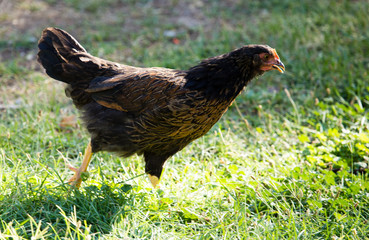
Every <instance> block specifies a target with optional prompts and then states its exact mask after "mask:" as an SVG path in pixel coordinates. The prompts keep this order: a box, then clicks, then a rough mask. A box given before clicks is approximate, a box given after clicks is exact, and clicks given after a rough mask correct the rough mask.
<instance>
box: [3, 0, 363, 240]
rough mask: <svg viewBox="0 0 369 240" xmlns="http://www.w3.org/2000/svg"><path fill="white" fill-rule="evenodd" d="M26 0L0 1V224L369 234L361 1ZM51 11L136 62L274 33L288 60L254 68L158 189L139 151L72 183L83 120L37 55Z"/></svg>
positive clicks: (199, 232) (85, 234)
mask: <svg viewBox="0 0 369 240" xmlns="http://www.w3.org/2000/svg"><path fill="white" fill-rule="evenodd" d="M27 2H28V1H26V0H20V1H18V2H17V3H14V4H13V3H7V4H5V3H4V4H3V7H6V8H8V11H6V12H0V21H1V22H2V23H1V24H0V25H1V26H2V27H0V38H1V39H2V40H0V57H1V63H0V239H9V238H12V239H134V238H135V239H369V238H368V236H369V225H368V220H367V219H369V200H368V199H369V198H368V192H369V181H368V159H369V130H368V120H367V119H368V110H367V107H368V105H369V97H368V96H369V94H368V93H369V87H368V86H367V80H368V76H369V71H368V69H369V58H368V56H367V52H368V51H369V49H368V47H369V45H368V39H369V32H368V31H367V29H368V28H369V23H368V18H367V11H366V9H368V8H369V2H368V1H365V0H364V1H314V2H312V1H291V0H283V1H274V0H273V1H195V0H189V1H169V2H168V3H167V2H165V3H164V2H163V1H143V0H142V1H138V2H136V1H124V2H123V1H119V0H109V1H107V2H106V3H105V2H104V3H100V2H99V1H79V0H65V1H63V2H58V1H54V0H47V1H34V2H33V3H32V4H31V5H28V4H27ZM0 5H1V4H0ZM28 8H29V9H28ZM60 12H63V13H64V14H62V15H60V14H59V13H60ZM22 19H23V20H22ZM15 23H18V24H15ZM12 24H13V25H12ZM14 24H15V25H14ZM49 25H53V26H59V27H61V28H64V29H66V30H67V31H69V32H71V33H73V34H74V35H75V36H76V37H77V39H78V40H80V42H81V43H82V44H83V45H84V46H85V47H86V48H87V50H89V51H90V52H91V53H92V54H94V55H98V56H101V57H105V58H108V59H111V60H114V61H118V62H124V63H126V64H131V65H137V66H162V67H170V68H189V67H190V66H192V65H194V64H196V63H197V62H198V61H199V60H200V59H202V58H206V57H210V56H214V55H217V54H221V53H224V52H227V51H229V50H231V49H233V48H236V47H239V46H242V45H243V44H247V43H267V44H269V45H271V46H273V47H275V48H276V49H277V51H278V53H279V55H280V57H281V59H282V61H283V62H284V63H285V65H286V70H287V72H286V73H285V74H284V75H281V74H278V73H277V72H271V73H267V74H265V75H264V76H262V77H260V78H259V79H257V80H255V81H254V82H252V83H251V84H250V85H249V86H248V88H247V90H246V91H245V92H244V93H243V94H242V95H241V96H239V97H238V98H237V102H236V103H235V104H234V105H233V106H232V107H230V109H229V110H228V112H227V113H226V114H225V116H223V118H222V119H221V120H220V121H219V122H218V123H217V124H216V125H215V126H214V127H213V128H212V130H211V131H210V132H209V133H208V134H207V135H205V136H204V137H202V138H200V139H198V140H197V141H195V142H194V143H192V144H190V145H189V146H188V147H186V148H185V149H184V150H183V151H181V152H179V153H177V154H176V155H175V156H174V157H172V158H171V159H170V160H169V161H168V162H167V163H166V165H165V170H164V173H163V176H162V181H161V188H160V189H158V190H155V189H152V188H151V186H150V184H149V181H148V180H147V178H146V177H145V176H144V175H142V173H143V172H144V164H143V162H142V159H141V158H140V157H137V156H133V157H131V158H128V159H121V158H119V157H116V156H114V155H111V154H109V153H99V154H96V155H95V156H94V158H93V161H92V164H91V166H90V176H89V178H88V179H87V180H86V181H85V182H84V183H83V186H82V188H81V189H80V190H79V191H70V189H69V186H67V185H66V184H64V182H65V181H66V179H68V178H69V177H70V175H71V173H70V172H69V171H68V170H67V169H66V167H65V162H66V161H70V162H71V163H73V164H74V165H78V164H79V162H80V160H81V152H83V149H84V147H85V145H86V144H87V142H88V134H87V133H86V131H85V130H84V129H83V128H82V127H79V126H80V125H79V120H78V124H74V123H73V124H63V121H64V120H65V119H68V117H70V116H72V117H73V116H78V112H77V110H75V108H74V107H73V105H72V103H71V102H70V101H69V100H68V99H67V98H66V97H65V96H64V91H63V85H62V84H60V83H57V82H56V81H54V80H51V79H50V78H48V77H47V76H46V75H45V74H44V73H43V71H42V70H40V68H39V66H38V65H37V63H36V59H35V54H36V52H37V48H36V45H37V40H35V39H37V38H38V37H39V35H40V33H41V30H42V29H43V28H44V27H47V26H49ZM167 31H172V32H171V34H173V31H174V34H175V35H174V37H175V38H177V39H178V40H179V44H174V43H175V41H173V39H172V38H173V36H172V35H170V34H167Z"/></svg>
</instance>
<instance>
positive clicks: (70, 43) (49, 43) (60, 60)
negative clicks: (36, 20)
mask: <svg viewBox="0 0 369 240" xmlns="http://www.w3.org/2000/svg"><path fill="white" fill-rule="evenodd" d="M38 47H39V52H38V61H39V63H41V65H42V66H43V67H44V68H45V70H46V73H47V74H48V75H49V76H50V77H52V78H55V79H56V80H59V81H62V82H65V83H69V84H72V85H74V84H80V83H88V82H89V81H91V79H92V78H94V77H95V76H96V75H99V73H100V72H101V70H102V69H101V68H102V65H104V64H102V63H103V62H102V59H99V58H95V57H93V56H91V55H90V54H88V53H87V51H86V50H85V49H84V48H83V47H82V46H81V45H80V44H79V43H78V42H77V40H75V39H74V38H73V37H72V36H71V35H70V34H68V33H67V32H65V31H63V30H61V29H58V28H52V27H50V28H46V29H45V30H44V31H43V32H42V36H41V38H40V40H39V42H38Z"/></svg>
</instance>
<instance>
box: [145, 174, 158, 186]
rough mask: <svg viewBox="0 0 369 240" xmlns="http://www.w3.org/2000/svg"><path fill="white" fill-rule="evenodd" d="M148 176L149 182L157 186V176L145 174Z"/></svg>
mask: <svg viewBox="0 0 369 240" xmlns="http://www.w3.org/2000/svg"><path fill="white" fill-rule="evenodd" d="M147 175H148V176H149V179H150V182H151V184H152V186H153V187H154V188H157V187H158V184H159V178H158V177H157V176H153V175H150V174H147ZM158 188H159V187H158Z"/></svg>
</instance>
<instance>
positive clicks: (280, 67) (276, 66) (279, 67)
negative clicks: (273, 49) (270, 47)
mask: <svg viewBox="0 0 369 240" xmlns="http://www.w3.org/2000/svg"><path fill="white" fill-rule="evenodd" d="M272 67H273V68H274V69H277V70H278V71H279V72H280V73H284V72H285V68H284V64H283V63H282V61H281V60H279V59H277V63H276V64H274V65H273V66H272Z"/></svg>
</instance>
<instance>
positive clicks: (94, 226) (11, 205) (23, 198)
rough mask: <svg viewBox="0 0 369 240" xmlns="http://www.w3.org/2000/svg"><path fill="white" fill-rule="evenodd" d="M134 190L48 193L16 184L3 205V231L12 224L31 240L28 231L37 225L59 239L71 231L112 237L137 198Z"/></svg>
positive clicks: (90, 188)
mask: <svg viewBox="0 0 369 240" xmlns="http://www.w3.org/2000/svg"><path fill="white" fill-rule="evenodd" d="M131 189H132V186H131V185H123V186H122V187H110V186H108V185H106V184H103V185H101V187H96V186H88V187H85V188H84V189H83V190H82V191H78V190H72V191H69V186H68V185H61V186H59V187H56V188H53V189H48V188H46V187H40V185H38V186H32V184H31V183H30V182H26V183H21V184H20V183H18V182H17V181H16V188H12V189H11V191H10V193H9V194H6V196H5V198H4V199H1V201H0V219H1V220H2V224H0V230H1V231H4V229H3V228H4V223H9V222H13V226H18V227H16V228H17V234H18V235H19V236H23V237H25V238H27V237H30V236H31V233H30V232H29V229H31V228H32V226H31V225H32V224H33V225H34V223H37V224H41V229H44V228H46V227H51V228H53V229H58V232H57V233H56V234H57V235H59V236H63V235H65V233H64V232H60V230H61V229H64V230H62V231H68V230H67V229H70V228H74V229H76V228H79V229H80V230H81V231H82V232H84V231H85V230H86V228H89V230H88V231H89V232H94V233H97V232H100V233H103V234H104V233H109V232H110V231H111V226H112V225H113V223H114V221H116V218H117V216H118V215H119V216H120V217H121V216H125V212H126V211H127V209H131V207H132V205H133V204H134V202H135V198H136V197H138V195H137V194H136V193H134V191H130V190H131ZM125 209H126V210H125ZM31 216H32V217H31Z"/></svg>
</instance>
